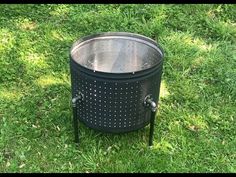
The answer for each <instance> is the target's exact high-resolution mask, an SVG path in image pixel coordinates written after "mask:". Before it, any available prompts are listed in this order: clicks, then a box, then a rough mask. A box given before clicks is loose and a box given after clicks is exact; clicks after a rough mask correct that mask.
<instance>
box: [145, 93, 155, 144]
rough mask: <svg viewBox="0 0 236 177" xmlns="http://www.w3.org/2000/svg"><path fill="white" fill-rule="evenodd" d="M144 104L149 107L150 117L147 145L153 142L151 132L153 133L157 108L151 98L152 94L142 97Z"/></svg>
mask: <svg viewBox="0 0 236 177" xmlns="http://www.w3.org/2000/svg"><path fill="white" fill-rule="evenodd" d="M144 105H145V106H146V107H148V108H150V109H151V118H150V132H149V143H148V145H149V146H152V144H153V133H154V122H155V116H156V110H157V104H156V103H155V101H154V100H153V97H152V95H147V96H146V97H145V99H144Z"/></svg>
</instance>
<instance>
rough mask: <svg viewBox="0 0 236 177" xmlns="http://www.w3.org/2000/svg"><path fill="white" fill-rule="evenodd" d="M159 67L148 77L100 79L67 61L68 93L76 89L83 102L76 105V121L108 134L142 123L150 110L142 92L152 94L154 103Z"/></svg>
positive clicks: (133, 128) (140, 126)
mask: <svg viewBox="0 0 236 177" xmlns="http://www.w3.org/2000/svg"><path fill="white" fill-rule="evenodd" d="M161 67H162V66H161ZM161 67H160V68H159V69H158V70H156V71H155V72H154V73H152V74H150V77H147V76H146V77H145V78H143V77H140V78H136V79H125V80H118V79H107V80H104V78H102V79H101V78H99V76H98V77H94V76H91V75H90V74H87V73H84V72H81V70H79V68H77V66H75V63H74V62H71V82H72V96H73V97H74V96H75V95H76V93H78V92H79V91H80V92H82V94H83V95H84V101H83V102H81V103H79V104H78V107H77V109H78V118H79V120H81V121H82V122H83V123H84V124H86V125H87V126H88V127H91V128H93V129H97V130H100V131H104V132H112V133H122V132H129V131H133V130H137V129H140V128H142V127H144V126H146V125H147V124H149V121H150V109H148V108H146V107H145V106H144V104H143V101H144V98H145V97H146V95H148V94H152V95H153V98H154V99H155V100H156V102H158V98H159V90H160V82H161V73H162V69H161ZM88 72H89V71H88ZM90 72H91V71H90Z"/></svg>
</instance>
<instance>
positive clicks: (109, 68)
mask: <svg viewBox="0 0 236 177" xmlns="http://www.w3.org/2000/svg"><path fill="white" fill-rule="evenodd" d="M71 56H72V59H73V60H75V61H76V62H77V63H78V64H80V65H82V66H84V67H86V68H88V69H91V70H93V71H101V72H106V73H130V72H137V71H142V70H146V69H148V68H151V67H153V66H155V65H157V64H158V63H159V62H160V61H161V59H162V54H161V51H160V49H159V48H158V47H157V46H156V45H154V44H152V43H150V42H148V41H145V40H141V39H137V38H134V37H122V36H105V37H96V38H93V39H89V40H86V41H83V42H81V43H78V44H76V45H74V46H73V48H72V50H71Z"/></svg>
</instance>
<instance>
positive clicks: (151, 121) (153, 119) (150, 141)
mask: <svg viewBox="0 0 236 177" xmlns="http://www.w3.org/2000/svg"><path fill="white" fill-rule="evenodd" d="M155 115H156V111H152V113H151V120H150V132H149V144H148V145H149V146H152V145H153V133H154V122H155Z"/></svg>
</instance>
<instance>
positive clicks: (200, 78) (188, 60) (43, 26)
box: [0, 4, 236, 172]
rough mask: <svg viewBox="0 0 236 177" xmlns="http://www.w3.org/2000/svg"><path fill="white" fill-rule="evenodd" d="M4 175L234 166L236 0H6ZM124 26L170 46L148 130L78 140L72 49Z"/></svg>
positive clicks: (2, 22)
mask: <svg viewBox="0 0 236 177" xmlns="http://www.w3.org/2000/svg"><path fill="white" fill-rule="evenodd" d="M0 12H1V14H0V73H1V74H0V172H236V138H235V137H236V129H235V127H236V113H235V112H236V45H235V44H236V22H235V19H236V5H220V4H218V5H213V4H212V5H142V4H139V5H129V4H126V5H116V4H112V5H102V4H100V5H92V4H87V5H82V4H81V5H75V4H73V5H0ZM106 31H126V32H135V33H139V34H143V35H146V36H148V37H151V38H153V39H155V40H157V41H158V42H159V43H160V44H161V46H162V47H163V48H164V51H165V61H164V74H163V77H162V85H161V87H162V88H161V98H160V104H159V110H158V114H157V116H156V124H155V135H154V146H153V147H152V148H149V147H148V146H147V142H148V133H149V127H148V126H147V127H145V128H143V129H141V130H139V131H136V132H132V133H127V134H120V135H110V134H102V133H100V132H96V131H94V130H91V129H89V128H87V127H86V126H85V125H83V124H81V125H80V132H81V136H80V138H81V143H80V147H79V148H78V147H77V146H76V145H75V144H74V142H73V139H74V136H73V127H72V111H71V103H70V100H71V93H70V70H69V62H68V61H69V58H68V55H69V49H70V47H71V45H72V43H73V42H74V41H75V40H76V39H78V38H80V37H83V36H85V35H89V34H93V33H98V32H106Z"/></svg>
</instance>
